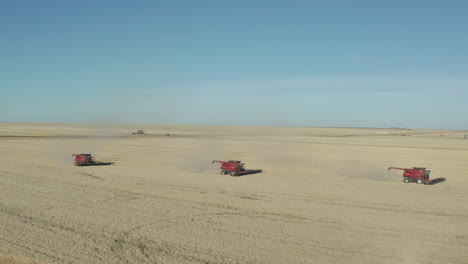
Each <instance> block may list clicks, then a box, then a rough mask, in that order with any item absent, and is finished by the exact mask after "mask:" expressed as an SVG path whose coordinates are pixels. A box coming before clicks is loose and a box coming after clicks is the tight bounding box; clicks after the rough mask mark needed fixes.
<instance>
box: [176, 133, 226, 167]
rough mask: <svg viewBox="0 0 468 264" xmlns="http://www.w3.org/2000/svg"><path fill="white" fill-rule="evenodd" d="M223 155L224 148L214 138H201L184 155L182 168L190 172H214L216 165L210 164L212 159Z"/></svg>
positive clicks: (218, 158)
mask: <svg viewBox="0 0 468 264" xmlns="http://www.w3.org/2000/svg"><path fill="white" fill-rule="evenodd" d="M223 157H224V149H223V147H222V145H221V142H219V141H218V140H216V139H203V140H200V143H199V144H197V147H196V148H195V149H193V150H192V151H191V152H190V153H189V154H187V155H186V156H185V157H184V161H183V162H182V168H183V169H184V170H186V171H190V172H215V171H217V170H218V166H217V165H215V164H211V162H212V161H213V160H220V159H223Z"/></svg>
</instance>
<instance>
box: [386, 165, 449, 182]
mask: <svg viewBox="0 0 468 264" xmlns="http://www.w3.org/2000/svg"><path fill="white" fill-rule="evenodd" d="M388 170H403V182H404V183H410V182H416V183H417V184H427V185H432V184H436V183H439V182H443V181H445V178H435V179H432V180H430V179H429V174H430V173H431V171H430V170H426V168H422V167H413V168H411V169H406V168H397V167H389V168H388Z"/></svg>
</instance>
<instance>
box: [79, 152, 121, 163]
mask: <svg viewBox="0 0 468 264" xmlns="http://www.w3.org/2000/svg"><path fill="white" fill-rule="evenodd" d="M72 157H75V166H99V165H112V164H114V162H100V161H95V160H94V156H92V155H91V154H86V153H81V154H73V155H72Z"/></svg>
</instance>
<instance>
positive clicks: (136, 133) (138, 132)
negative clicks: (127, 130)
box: [132, 130, 144, 135]
mask: <svg viewBox="0 0 468 264" xmlns="http://www.w3.org/2000/svg"><path fill="white" fill-rule="evenodd" d="M132 134H133V135H143V134H144V133H143V130H138V131H137V132H132Z"/></svg>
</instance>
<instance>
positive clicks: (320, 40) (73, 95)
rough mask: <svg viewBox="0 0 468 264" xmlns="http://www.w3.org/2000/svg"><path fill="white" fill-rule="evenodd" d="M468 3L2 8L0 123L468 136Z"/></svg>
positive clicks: (29, 4)
mask: <svg viewBox="0 0 468 264" xmlns="http://www.w3.org/2000/svg"><path fill="white" fill-rule="evenodd" d="M467 11H468V2H466V1H456V0H451V1H444V2H440V1H422V0H416V1H411V2H408V1H402V0H396V1H385V2H383V1H382V2H377V1H352V3H351V1H337V0H336V1H326V3H325V2H322V3H318V2H315V3H313V2H312V1H235V2H232V1H137V2H130V1H75V2H71V1H52V0H44V1H32V0H19V1H0V34H1V36H2V41H0V58H1V60H0V90H1V92H2V95H1V96H0V122H118V123H126V122H128V123H160V124H208V125H261V126H269V125H280V126H309V127H410V128H450V129H468V121H467V118H466V113H468V104H467V103H466V101H467V99H468V77H467V76H468V75H467V73H468V52H467V51H468V50H467V47H468V34H467V32H466V28H468V16H466V13H467Z"/></svg>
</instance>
